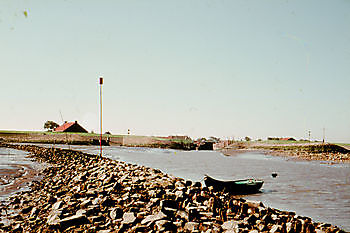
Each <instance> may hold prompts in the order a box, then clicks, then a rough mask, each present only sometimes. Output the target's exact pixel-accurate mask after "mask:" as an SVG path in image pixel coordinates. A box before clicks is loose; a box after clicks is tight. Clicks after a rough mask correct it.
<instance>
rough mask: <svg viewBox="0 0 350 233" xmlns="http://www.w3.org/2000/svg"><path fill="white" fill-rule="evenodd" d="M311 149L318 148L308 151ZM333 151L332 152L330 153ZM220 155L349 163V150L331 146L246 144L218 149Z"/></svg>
mask: <svg viewBox="0 0 350 233" xmlns="http://www.w3.org/2000/svg"><path fill="white" fill-rule="evenodd" d="M309 147H311V149H313V148H312V147H320V148H316V149H313V150H314V151H310V148H309ZM324 147H325V148H326V149H329V148H328V147H334V148H331V149H329V152H323V151H322V150H325V149H324ZM332 150H334V151H332ZM218 151H220V152H221V153H223V154H224V155H226V156H235V155H237V154H242V153H247V152H253V153H254V152H257V153H263V154H267V155H272V156H279V157H285V158H288V159H295V160H301V161H324V162H327V163H330V164H336V163H350V150H347V149H346V148H343V147H339V146H336V145H333V144H324V145H323V144H321V145H276V144H272V145H266V144H256V145H255V144H253V145H249V144H246V145H245V146H244V147H242V148H237V147H235V146H233V147H232V148H223V149H219V150H218Z"/></svg>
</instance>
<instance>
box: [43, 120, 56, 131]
mask: <svg viewBox="0 0 350 233" xmlns="http://www.w3.org/2000/svg"><path fill="white" fill-rule="evenodd" d="M58 126H59V124H57V123H56V122H54V121H46V122H45V124H44V129H48V130H54V129H56V128H57V127H58Z"/></svg>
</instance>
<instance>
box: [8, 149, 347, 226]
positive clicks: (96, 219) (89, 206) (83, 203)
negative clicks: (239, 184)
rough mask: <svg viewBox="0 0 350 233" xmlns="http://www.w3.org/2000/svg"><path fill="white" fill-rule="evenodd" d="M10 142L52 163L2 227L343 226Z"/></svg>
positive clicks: (147, 172) (16, 199) (19, 197)
mask: <svg viewBox="0 0 350 233" xmlns="http://www.w3.org/2000/svg"><path fill="white" fill-rule="evenodd" d="M8 146H9V147H11V148H15V149H21V150H26V151H30V152H31V153H32V154H33V155H32V156H33V157H34V158H36V159H37V160H39V161H43V162H48V163H51V166H50V167H48V168H46V169H45V170H44V177H43V179H42V180H41V181H40V182H33V185H32V186H31V190H30V191H26V192H22V193H19V194H16V195H14V196H13V197H11V199H10V202H9V204H8V205H7V206H2V207H1V208H2V209H3V210H7V212H8V213H10V212H11V211H14V210H15V211H14V212H13V213H12V214H9V215H8V216H7V218H8V219H10V224H8V225H2V226H1V228H2V230H4V231H15V230H17V231H31V232H33V231H34V232H39V231H41V232H48V231H57V232H58V231H60V232H62V231H67V232H68V231H76V232H84V231H85V232H94V231H101V232H116V231H118V232H126V231H127V232H131V231H135V232H136V231H138V232H140V231H141V232H148V231H173V232H181V231H183V232H198V231H203V232H223V231H228V232H342V231H341V230H340V229H339V228H337V227H335V226H331V225H330V224H324V223H316V222H313V221H312V219H310V218H308V217H301V216H297V215H296V214H295V213H293V212H286V211H280V210H277V209H272V208H269V207H265V206H264V205H263V203H261V202H254V201H247V200H244V199H237V198H235V197H233V196H229V195H227V194H222V193H214V192H212V191H211V190H210V189H208V188H206V187H201V184H200V183H198V182H197V183H192V182H190V181H186V180H183V179H180V178H176V177H172V176H170V175H167V174H163V173H161V172H160V171H159V170H156V169H151V168H147V167H143V166H137V165H131V164H127V163H123V162H119V161H115V160H110V159H106V158H100V157H97V156H94V155H88V154H85V153H82V152H76V151H70V150H61V149H48V148H46V149H45V148H40V147H37V146H23V145H8ZM4 215H5V214H4V211H3V213H2V218H4V217H5V216H4Z"/></svg>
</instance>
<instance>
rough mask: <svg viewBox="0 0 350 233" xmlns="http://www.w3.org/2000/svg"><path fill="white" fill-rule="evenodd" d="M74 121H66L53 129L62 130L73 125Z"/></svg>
mask: <svg viewBox="0 0 350 233" xmlns="http://www.w3.org/2000/svg"><path fill="white" fill-rule="evenodd" d="M74 124H75V122H67V123H64V124H63V125H61V126H59V127H57V128H56V129H55V131H56V132H64V131H65V130H66V129H68V128H69V127H71V126H72V125H74Z"/></svg>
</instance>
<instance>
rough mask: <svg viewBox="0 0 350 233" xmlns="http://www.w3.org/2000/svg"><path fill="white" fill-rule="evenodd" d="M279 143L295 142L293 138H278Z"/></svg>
mask: <svg viewBox="0 0 350 233" xmlns="http://www.w3.org/2000/svg"><path fill="white" fill-rule="evenodd" d="M280 140H281V141H296V140H295V139H294V138H280Z"/></svg>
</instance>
